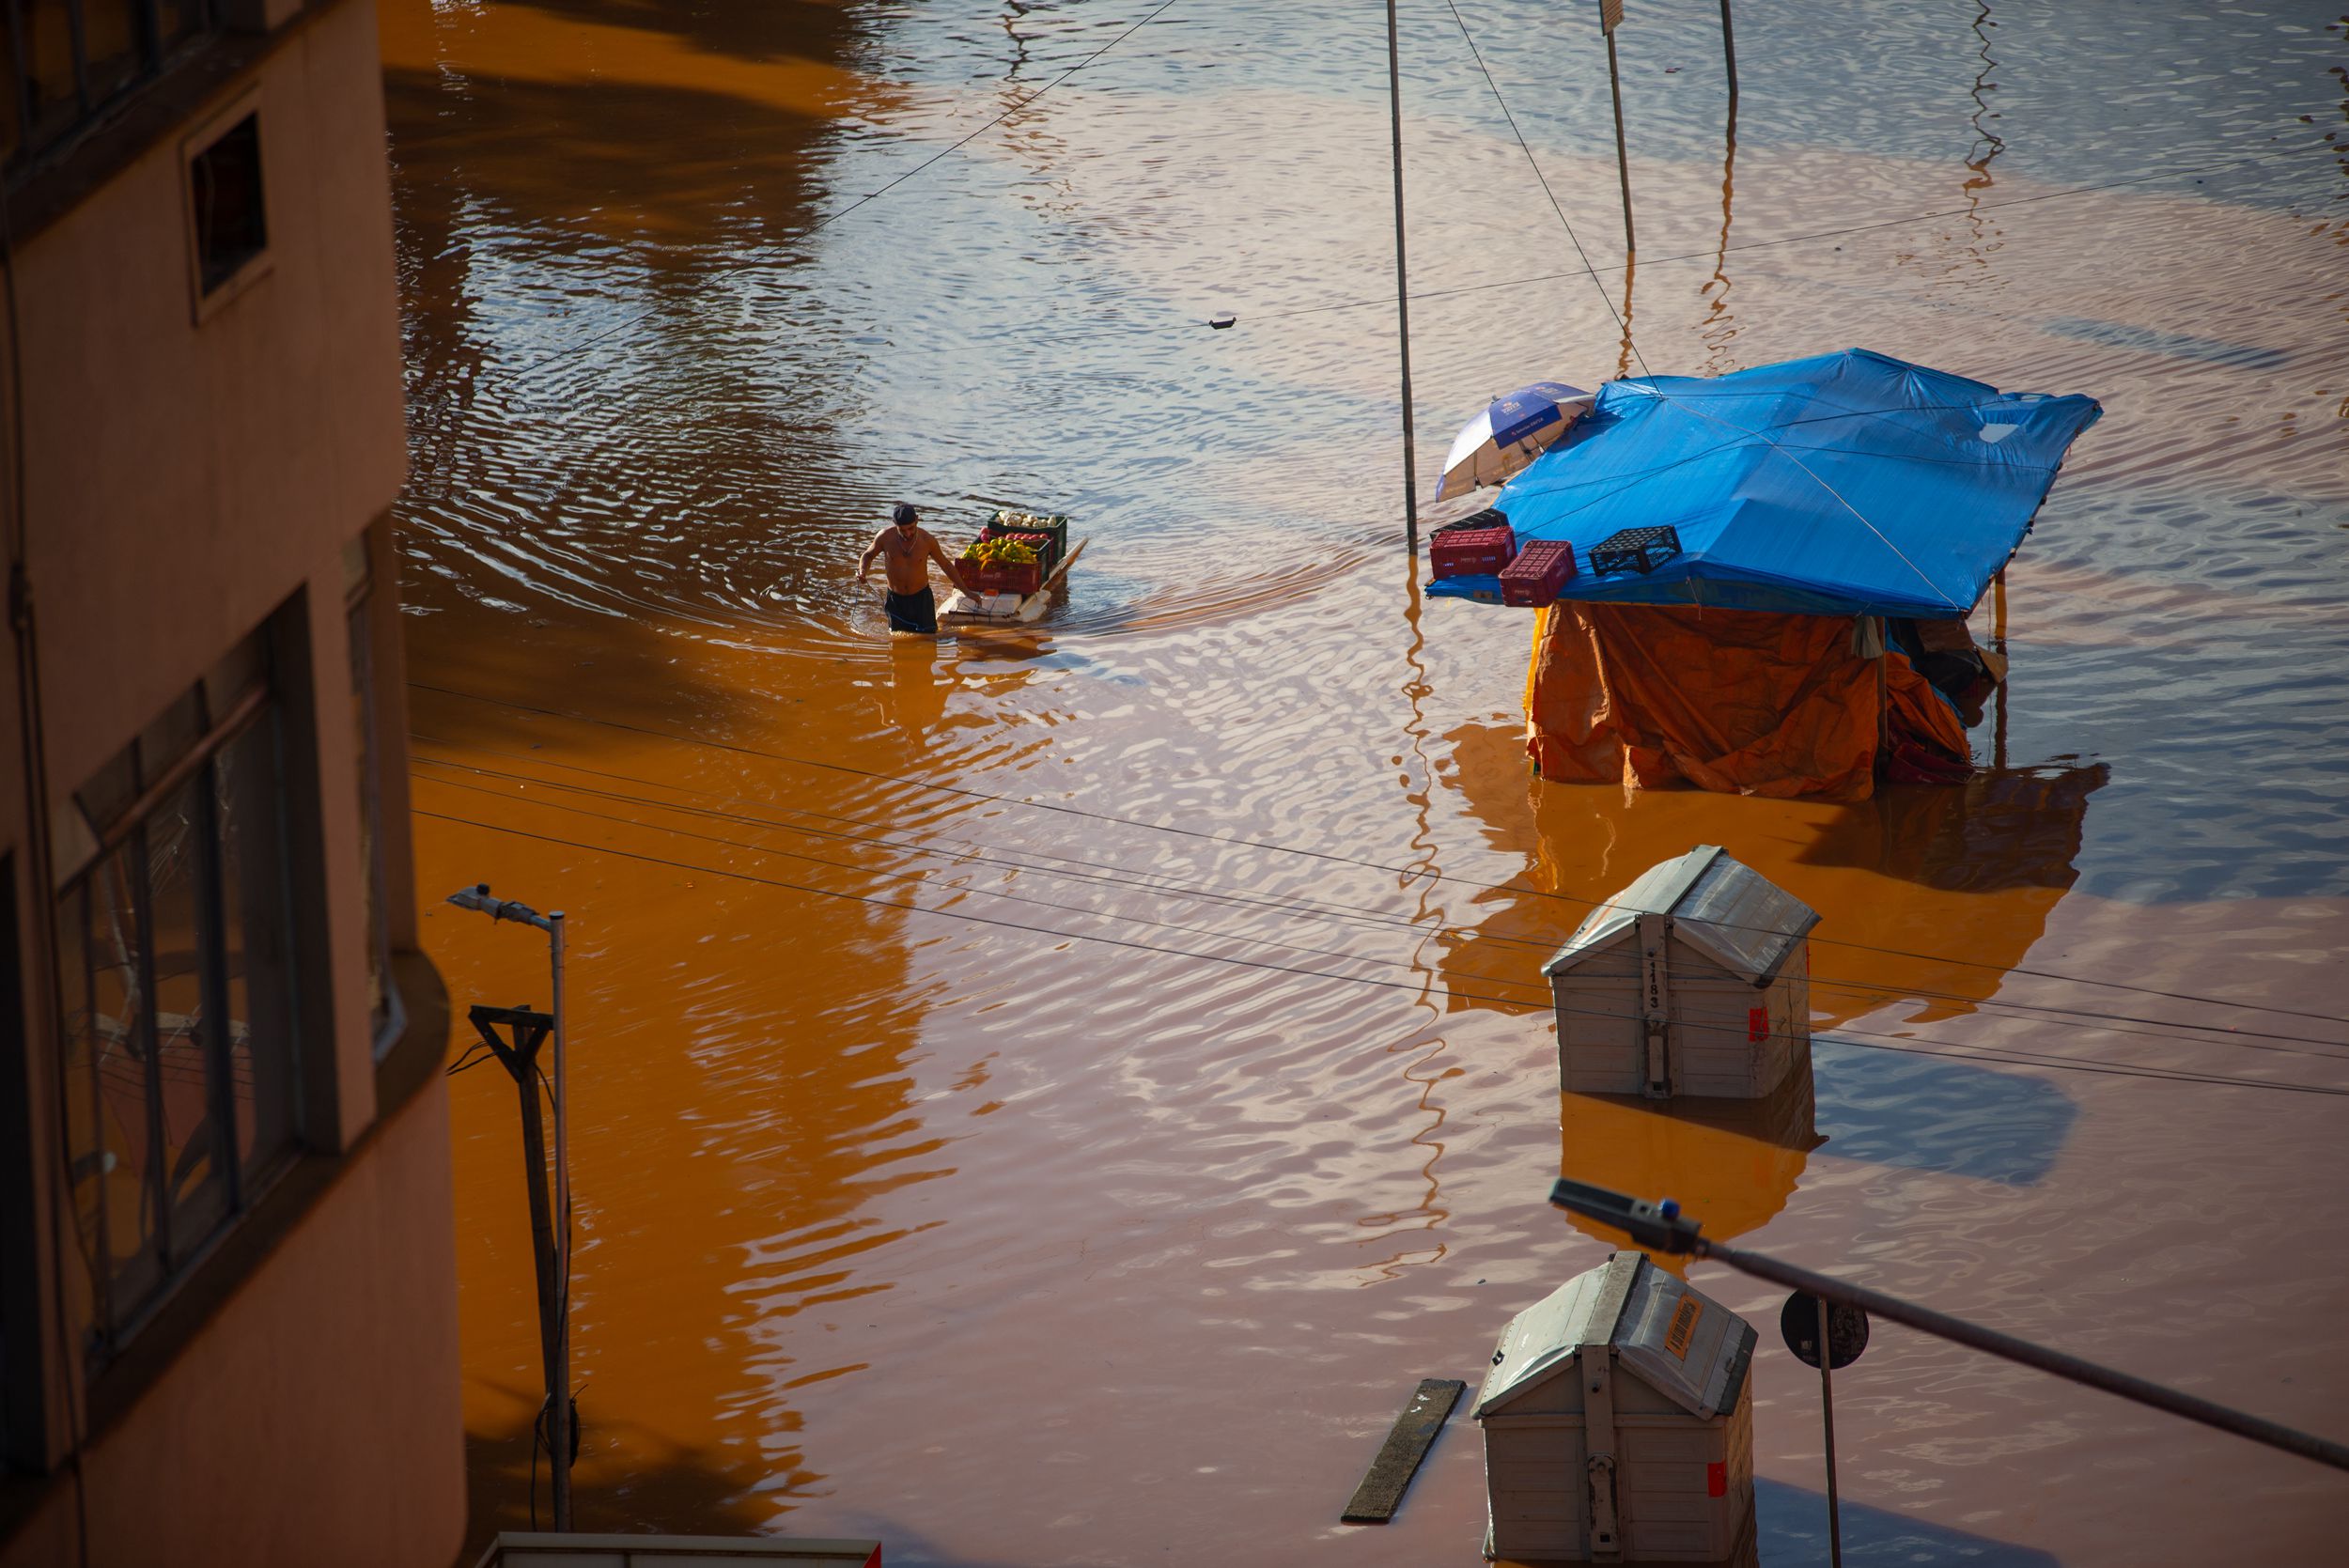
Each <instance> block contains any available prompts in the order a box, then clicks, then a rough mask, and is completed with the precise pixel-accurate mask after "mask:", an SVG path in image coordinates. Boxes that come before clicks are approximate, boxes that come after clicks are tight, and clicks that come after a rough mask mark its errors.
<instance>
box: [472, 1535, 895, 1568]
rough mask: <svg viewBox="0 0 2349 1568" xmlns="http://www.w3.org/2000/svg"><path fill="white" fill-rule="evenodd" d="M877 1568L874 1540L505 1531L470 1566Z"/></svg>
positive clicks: (878, 1551) (878, 1554)
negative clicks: (820, 1567)
mask: <svg viewBox="0 0 2349 1568" xmlns="http://www.w3.org/2000/svg"><path fill="white" fill-rule="evenodd" d="M729 1562H739V1563H747V1564H752V1565H753V1568H801V1564H805V1565H808V1568H816V1565H817V1564H828V1565H831V1568H839V1565H841V1564H848V1565H851V1568H881V1544H880V1543H879V1542H878V1541H795V1540H792V1539H790V1538H789V1537H787V1536H781V1535H577V1534H570V1533H565V1534H562V1535H557V1534H554V1533H553V1532H552V1531H543V1532H537V1531H525V1530H507V1531H506V1532H505V1533H503V1534H501V1535H500V1536H498V1538H497V1539H496V1540H494V1541H492V1542H490V1549H489V1550H488V1551H487V1552H484V1553H483V1554H482V1555H481V1560H480V1561H478V1562H477V1563H475V1564H474V1568H720V1565H722V1564H724V1563H729Z"/></svg>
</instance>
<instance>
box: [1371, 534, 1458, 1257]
mask: <svg viewBox="0 0 2349 1568" xmlns="http://www.w3.org/2000/svg"><path fill="white" fill-rule="evenodd" d="M1408 590H1409V591H1408V597H1407V598H1405V600H1404V605H1403V618H1404V621H1405V623H1406V624H1407V625H1408V627H1409V628H1410V640H1409V641H1408V643H1407V644H1405V645H1404V650H1403V661H1404V663H1405V664H1406V665H1407V666H1408V669H1409V672H1410V673H1409V675H1408V677H1407V678H1406V680H1405V682H1404V686H1403V699H1404V701H1405V703H1406V704H1408V706H1409V707H1410V710H1411V717H1410V720H1409V721H1408V722H1407V723H1406V724H1405V725H1404V733H1405V734H1406V735H1408V737H1410V743H1411V755H1412V757H1413V758H1414V759H1415V760H1416V761H1417V763H1418V765H1419V772H1418V779H1417V787H1416V788H1414V787H1413V780H1412V778H1411V777H1410V775H1408V774H1406V775H1405V776H1404V780H1403V784H1404V790H1405V796H1404V798H1405V799H1406V800H1408V801H1409V802H1410V803H1411V808H1412V813H1413V817H1414V821H1415V823H1416V829H1415V831H1413V833H1412V835H1411V848H1412V850H1413V852H1414V856H1413V861H1412V866H1413V872H1414V879H1415V880H1417V881H1418V883H1419V909H1418V914H1417V924H1419V925H1420V926H1421V927H1422V928H1423V930H1426V929H1434V930H1437V931H1440V930H1442V929H1443V920H1442V918H1441V916H1442V911H1441V910H1440V909H1437V908H1430V906H1429V898H1430V897H1431V890H1432V889H1434V888H1435V887H1436V885H1437V883H1436V878H1435V877H1434V876H1433V875H1432V873H1433V872H1434V871H1435V870H1436V869H1437V868H1436V836H1435V831H1434V828H1433V825H1432V824H1431V822H1430V821H1429V814H1430V810H1431V807H1432V803H1433V800H1434V797H1435V792H1436V772H1435V768H1433V767H1432V766H1431V765H1430V764H1429V762H1428V760H1427V716H1426V713H1425V712H1424V710H1423V708H1422V706H1421V704H1422V703H1423V702H1424V701H1425V699H1426V696H1427V692H1428V690H1429V688H1428V684H1427V666H1426V664H1425V662H1424V661H1423V659H1422V657H1421V655H1422V653H1423V650H1424V649H1425V647H1426V645H1427V639H1426V634H1425V633H1424V632H1423V630H1422V629H1421V628H1420V610H1421V607H1422V603H1423V600H1422V598H1421V597H1420V586H1419V558H1418V556H1417V555H1413V556H1412V558H1411V566H1410V576H1409V578H1408ZM1422 871H1424V872H1427V873H1430V874H1431V875H1427V876H1419V875H1418V873H1419V872H1422ZM1426 951H1427V938H1426V937H1425V936H1424V935H1423V936H1422V937H1421V938H1420V939H1419V940H1418V941H1417V942H1416V943H1415V944H1414V945H1413V946H1412V949H1411V968H1412V970H1414V971H1416V972H1417V973H1418V975H1419V977H1420V993H1419V1004H1420V1005H1421V1006H1423V1007H1424V1008H1426V1009H1427V1011H1428V1013H1429V1014H1430V1015H1431V1017H1432V1018H1433V1020H1434V1021H1435V1022H1437V1023H1439V1024H1440V1023H1441V1022H1442V1018H1443V1006H1442V1004H1441V1003H1440V1002H1439V1001H1437V1000H1436V998H1435V996H1434V991H1435V986H1436V970H1434V969H1432V968H1431V967H1429V966H1428V965H1427V964H1426V963H1425V962H1424V961H1423V955H1424V954H1425V953H1426ZM1443 1051H1444V1039H1443V1036H1442V1035H1441V1034H1440V1033H1439V1034H1437V1035H1436V1036H1435V1037H1434V1038H1433V1039H1432V1040H1431V1041H1430V1042H1429V1046H1428V1050H1427V1054H1426V1055H1424V1056H1422V1057H1420V1058H1419V1059H1418V1060H1416V1061H1414V1062H1412V1063H1410V1064H1409V1065H1408V1066H1407V1067H1405V1068H1404V1069H1403V1077H1404V1079H1406V1080H1407V1081H1408V1082H1411V1083H1414V1084H1417V1085H1418V1086H1419V1109H1420V1110H1423V1111H1425V1112H1426V1113H1427V1114H1428V1115H1430V1116H1432V1117H1433V1118H1434V1120H1433V1121H1432V1122H1430V1123H1429V1124H1428V1125H1427V1126H1425V1127H1424V1128H1423V1129H1422V1130H1421V1131H1419V1132H1416V1133H1414V1134H1412V1136H1411V1142H1412V1143H1413V1144H1414V1145H1416V1146H1418V1147H1420V1148H1423V1149H1425V1150H1426V1151H1427V1162H1426V1164H1424V1165H1423V1166H1421V1167H1420V1174H1421V1175H1422V1176H1423V1177H1424V1178H1425V1179H1426V1182H1427V1196H1426V1197H1425V1198H1423V1200H1421V1203H1420V1206H1419V1209H1418V1210H1417V1211H1416V1212H1417V1213H1418V1214H1419V1215H1423V1216H1424V1217H1425V1219H1426V1225H1425V1228H1426V1229H1427V1230H1430V1231H1433V1230H1434V1229H1435V1228H1436V1227H1437V1226H1439V1225H1440V1224H1442V1223H1443V1222H1444V1221H1445V1220H1446V1219H1450V1218H1451V1212H1450V1211H1449V1210H1447V1209H1444V1208H1442V1207H1440V1206H1439V1204H1438V1203H1437V1199H1438V1197H1439V1193H1440V1190H1441V1187H1442V1183H1441V1181H1440V1179H1439V1177H1438V1176H1437V1174H1436V1166H1437V1164H1438V1162H1439V1161H1440V1160H1441V1159H1442V1158H1443V1150H1444V1146H1443V1141H1442V1140H1441V1138H1440V1137H1439V1134H1441V1132H1442V1131H1443V1124H1444V1116H1445V1111H1444V1109H1443V1107H1441V1106H1439V1105H1436V1104H1433V1103H1431V1102H1432V1099H1433V1096H1434V1094H1435V1092H1436V1085H1437V1084H1438V1083H1439V1081H1441V1079H1442V1074H1441V1073H1434V1074H1431V1075H1430V1076H1428V1077H1424V1078H1423V1077H1421V1076H1419V1074H1418V1072H1417V1070H1416V1069H1418V1068H1421V1067H1425V1066H1428V1065H1429V1064H1430V1063H1434V1062H1435V1061H1436V1060H1437V1058H1439V1057H1440V1056H1441V1055H1442V1054H1443ZM1412 1212H1413V1211H1409V1210H1405V1211H1401V1212H1398V1213H1395V1214H1378V1215H1364V1216H1363V1217H1362V1219H1361V1223H1362V1224H1364V1225H1392V1224H1394V1223H1396V1222H1397V1221H1399V1220H1401V1219H1404V1218H1405V1216H1406V1215H1407V1214H1410V1213H1412ZM1450 1250H1451V1249H1450V1247H1449V1246H1448V1245H1447V1244H1446V1243H1443V1242H1440V1241H1439V1242H1438V1243H1437V1244H1436V1247H1435V1250H1433V1251H1432V1252H1423V1253H1416V1254H1414V1253H1396V1254H1395V1255H1393V1256H1392V1257H1389V1258H1387V1259H1386V1260H1384V1261H1383V1262H1382V1263H1380V1264H1379V1265H1377V1269H1378V1275H1379V1277H1380V1278H1381V1279H1392V1278H1394V1277H1395V1275H1396V1273H1397V1272H1398V1270H1399V1267H1400V1265H1403V1263H1404V1262H1405V1260H1406V1259H1407V1258H1416V1259H1417V1260H1418V1261H1423V1262H1426V1263H1434V1262H1436V1261H1437V1260H1438V1259H1440V1258H1442V1257H1443V1256H1444V1255H1445V1254H1446V1253H1447V1252H1448V1251H1450Z"/></svg>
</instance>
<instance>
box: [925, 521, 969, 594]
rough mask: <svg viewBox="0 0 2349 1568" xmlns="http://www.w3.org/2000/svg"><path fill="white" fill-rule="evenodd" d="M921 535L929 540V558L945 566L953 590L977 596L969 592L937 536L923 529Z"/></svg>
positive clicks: (947, 578)
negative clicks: (940, 546)
mask: <svg viewBox="0 0 2349 1568" xmlns="http://www.w3.org/2000/svg"><path fill="white" fill-rule="evenodd" d="M923 537H924V538H926V539H927V540H929V544H930V559H931V560H933V561H935V562H937V563H938V564H939V565H940V566H941V567H944V568H945V571H946V581H947V582H951V583H953V584H954V585H955V592H956V593H958V594H970V597H971V598H978V597H979V596H978V595H976V594H972V593H971V590H970V589H969V588H968V587H967V586H965V585H964V583H963V581H962V573H960V572H958V571H957V570H955V564H954V562H952V561H951V560H949V559H947V556H946V552H945V551H943V550H941V549H940V548H939V544H938V536H937V535H935V534H932V533H929V532H928V531H927V530H925V531H924V533H923Z"/></svg>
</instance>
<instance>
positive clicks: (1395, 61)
mask: <svg viewBox="0 0 2349 1568" xmlns="http://www.w3.org/2000/svg"><path fill="white" fill-rule="evenodd" d="M1609 47H1610V49H1611V48H1612V47H1613V45H1612V44H1610V45H1609ZM1387 101H1388V105H1389V107H1390V109H1391V110H1392V117H1393V121H1394V318H1395V329H1396V332H1397V333H1398V334H1400V336H1401V338H1402V342H1403V538H1404V542H1405V543H1406V544H1407V545H1408V546H1409V547H1410V551H1411V554H1412V556H1413V557H1414V558H1416V557H1417V556H1418V554H1419V469H1418V463H1417V461H1416V459H1415V458H1414V457H1413V455H1412V451H1411V448H1412V446H1413V445H1414V444H1415V442H1414V440H1413V437H1412V434H1411V280H1410V270H1409V268H1408V267H1407V266H1406V265H1405V264H1404V259H1403V62H1402V56H1401V54H1400V51H1399V49H1398V46H1397V44H1396V41H1395V29H1394V0H1387ZM1615 127H1616V132H1617V134H1618V136H1620V134H1621V132H1622V128H1623V113H1622V110H1621V109H1620V108H1618V109H1617V111H1616V114H1615ZM1627 211H1628V209H1626V212H1627Z"/></svg>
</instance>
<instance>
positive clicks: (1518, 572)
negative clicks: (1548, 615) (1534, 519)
mask: <svg viewBox="0 0 2349 1568" xmlns="http://www.w3.org/2000/svg"><path fill="white" fill-rule="evenodd" d="M1573 575H1574V546H1572V545H1570V544H1568V543H1566V541H1565V540H1563V539H1528V540H1527V541H1526V544H1525V548H1524V549H1523V550H1520V551H1517V559H1515V560H1514V561H1511V562H1510V563H1509V564H1508V565H1507V566H1506V567H1502V568H1501V603H1503V604H1516V605H1523V606H1532V607H1534V608H1539V607H1540V606H1542V605H1545V604H1548V603H1551V602H1553V601H1554V600H1556V598H1558V590H1560V589H1561V588H1563V587H1564V586H1565V585H1566V580H1567V579H1568V578H1571V577H1572V576H1573Z"/></svg>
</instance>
